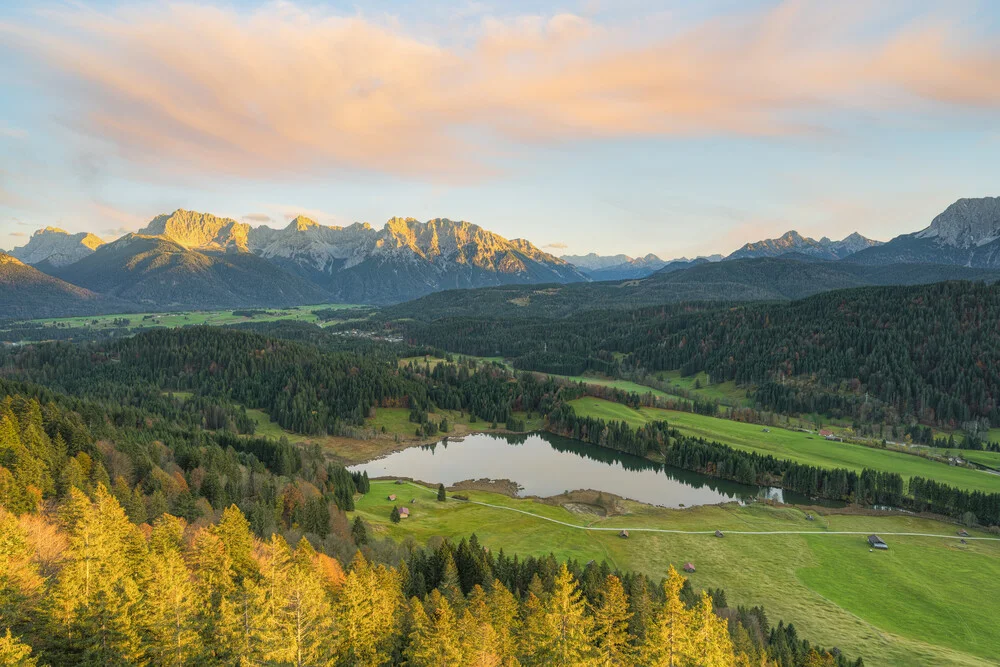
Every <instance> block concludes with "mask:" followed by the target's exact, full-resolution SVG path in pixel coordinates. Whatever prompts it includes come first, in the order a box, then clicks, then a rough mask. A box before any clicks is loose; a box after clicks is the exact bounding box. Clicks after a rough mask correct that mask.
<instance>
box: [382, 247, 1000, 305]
mask: <svg viewBox="0 0 1000 667" xmlns="http://www.w3.org/2000/svg"><path fill="white" fill-rule="evenodd" d="M669 268H670V267H669V266H668V267H666V268H665V269H664V270H662V271H660V272H659V273H656V274H653V275H652V276H649V277H648V278H645V279H641V280H626V281H611V282H595V283H584V284H571V285H544V286H539V285H533V286H508V287H502V288H488V289H480V290H465V291H447V292H439V293H437V294H431V295H429V296H426V297H424V298H422V299H418V300H416V301H413V302H410V303H404V304H400V305H398V306H393V307H391V308H387V309H385V310H384V311H383V316H385V317H387V318H390V319H392V318H416V319H421V320H434V319H437V318H441V317H459V316H480V315H494V316H498V317H501V316H502V317H566V316H568V315H572V314H574V313H578V312H582V311H586V310H597V309H624V308H636V307H641V306H651V305H657V304H665V303H678V302H684V301H693V302H700V301H706V302H713V301H714V302H739V301H787V300H791V299H801V298H803V297H807V296H810V295H813V294H818V293H820V292H825V291H829V290H835V289H843V288H848V287H862V286H866V285H919V284H927V283H934V282H940V281H943V280H982V281H986V282H995V281H997V280H1000V271H989V270H979V269H969V268H965V267H959V266H944V265H916V264H913V265H901V266H888V267H885V266H866V265H861V264H854V263H848V262H827V261H821V260H811V259H809V258H802V259H790V258H787V257H785V258H768V259H750V260H730V261H725V262H703V263H699V264H696V265H695V266H692V267H690V268H687V269H682V270H677V271H670V270H669Z"/></svg>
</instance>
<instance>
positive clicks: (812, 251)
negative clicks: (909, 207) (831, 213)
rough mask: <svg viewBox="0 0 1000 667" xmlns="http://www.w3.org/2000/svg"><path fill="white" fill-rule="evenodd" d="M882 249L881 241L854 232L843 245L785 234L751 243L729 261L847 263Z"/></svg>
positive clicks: (795, 234)
mask: <svg viewBox="0 0 1000 667" xmlns="http://www.w3.org/2000/svg"><path fill="white" fill-rule="evenodd" d="M878 245H881V241H873V240H872V239H868V238H865V237H864V236H862V235H861V234H859V233H857V232H854V233H853V234H850V235H849V236H846V237H844V238H843V239H841V240H840V241H831V240H830V239H828V238H827V237H825V236H824V237H823V238H822V239H820V240H819V241H817V240H815V239H811V238H809V237H807V236H802V235H801V234H799V233H798V232H797V231H795V230H792V231H789V232H785V233H784V234H783V235H781V236H780V237H778V238H776V239H764V240H763V241H757V242H756V243H747V244H746V245H744V246H743V247H742V248H740V249H739V250H737V251H736V252H734V253H732V254H731V255H729V256H728V257H726V259H758V258H761V257H779V256H781V255H785V254H788V253H800V254H803V255H806V256H809V257H815V258H817V259H830V260H834V259H843V258H845V257H848V256H850V255H852V254H854V253H856V252H858V251H860V250H864V249H865V248H871V247H875V246H878Z"/></svg>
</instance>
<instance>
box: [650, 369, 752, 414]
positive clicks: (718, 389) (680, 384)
mask: <svg viewBox="0 0 1000 667" xmlns="http://www.w3.org/2000/svg"><path fill="white" fill-rule="evenodd" d="M657 376H658V377H659V378H660V379H661V380H663V381H664V382H669V383H670V384H671V385H672V386H674V387H677V388H678V389H683V390H685V391H690V392H691V393H692V394H695V395H697V396H700V397H701V398H706V399H709V400H716V401H719V402H720V403H724V404H726V405H735V406H742V405H748V404H749V403H750V400H749V399H748V398H747V392H746V389H744V388H741V387H737V386H736V383H735V382H720V383H718V384H712V383H711V381H710V380H709V379H708V373H704V372H702V373H698V374H697V375H692V376H689V377H682V376H681V372H680V371H661V372H660V373H657Z"/></svg>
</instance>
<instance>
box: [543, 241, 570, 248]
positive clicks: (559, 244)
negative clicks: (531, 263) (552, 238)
mask: <svg viewBox="0 0 1000 667" xmlns="http://www.w3.org/2000/svg"><path fill="white" fill-rule="evenodd" d="M542 247H543V248H555V249H556V250H565V249H566V248H568V247H569V246H568V245H567V244H565V243H562V242H557V243H546V244H545V245H544V246H542Z"/></svg>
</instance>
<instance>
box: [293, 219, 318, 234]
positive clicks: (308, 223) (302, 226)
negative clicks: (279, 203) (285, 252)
mask: <svg viewBox="0 0 1000 667" xmlns="http://www.w3.org/2000/svg"><path fill="white" fill-rule="evenodd" d="M319 226H320V225H319V223H318V222H316V221H315V220H313V219H312V218H307V217H306V216H304V215H300V216H297V217H296V218H295V219H294V220H292V221H291V222H290V223H288V226H287V227H285V231H290V232H306V231H309V230H310V229H316V228H318V227H319Z"/></svg>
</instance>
